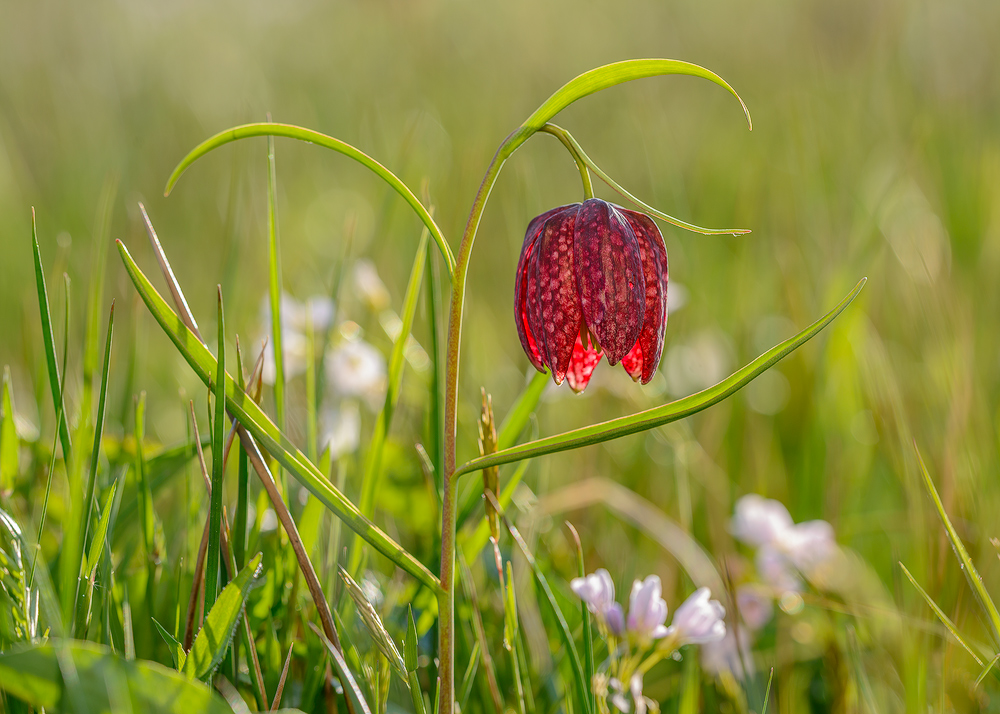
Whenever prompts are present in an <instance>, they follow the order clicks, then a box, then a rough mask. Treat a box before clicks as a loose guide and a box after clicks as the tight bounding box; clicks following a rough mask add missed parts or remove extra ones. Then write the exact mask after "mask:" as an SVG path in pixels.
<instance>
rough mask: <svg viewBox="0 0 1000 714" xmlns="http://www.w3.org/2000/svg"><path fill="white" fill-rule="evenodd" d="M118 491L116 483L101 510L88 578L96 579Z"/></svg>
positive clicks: (89, 561) (91, 548)
mask: <svg viewBox="0 0 1000 714" xmlns="http://www.w3.org/2000/svg"><path fill="white" fill-rule="evenodd" d="M117 491H118V482H117V481H114V482H112V484H111V488H110V489H109V490H108V495H107V496H106V497H105V499H104V508H103V509H101V520H100V521H98V523H97V530H95V531H94V540H93V541H91V543H90V550H89V551H88V552H87V570H88V571H89V572H88V577H91V578H92V577H94V573H95V572H96V571H97V564H98V563H99V562H100V560H101V552H102V551H103V550H104V543H105V541H106V540H107V537H108V525H109V524H110V523H111V509H112V506H114V503H115V493H117Z"/></svg>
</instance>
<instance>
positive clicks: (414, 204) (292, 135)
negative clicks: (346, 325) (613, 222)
mask: <svg viewBox="0 0 1000 714" xmlns="http://www.w3.org/2000/svg"><path fill="white" fill-rule="evenodd" d="M543 123H544V122H543ZM252 136H271V137H274V136H284V137H287V138H289V139H298V140H299V141H305V142H308V143H311V144H318V145H319V146H322V147H324V148H327V149H333V150H334V151H337V152H339V153H341V154H344V155H345V156H347V157H349V158H351V159H354V160H355V161H357V162H358V163H360V164H361V165H362V166H365V167H366V168H368V169H369V170H371V171H372V172H373V173H375V174H376V175H377V176H378V177H379V178H381V179H382V180H383V181H385V182H386V183H387V184H389V186H390V187H391V188H392V189H393V190H394V191H395V192H396V193H398V194H399V195H400V196H402V197H403V200H405V201H406V202H407V203H408V204H409V205H410V207H411V208H412V209H413V210H414V212H415V213H416V214H417V216H418V217H419V218H420V220H421V221H423V224H424V225H425V226H427V230H429V231H430V233H431V236H432V237H433V238H434V242H435V243H437V246H438V249H439V250H440V251H441V255H442V256H443V257H444V260H445V265H447V266H448V277H449V280H450V278H451V275H452V273H454V272H455V256H454V255H453V254H452V252H451V248H450V247H449V245H448V241H447V240H445V237H444V234H443V233H442V232H441V229H440V228H438V226H437V224H436V223H435V222H434V218H433V217H432V216H431V214H430V212H429V211H428V210H427V209H426V208H424V206H423V204H422V203H421V202H420V200H419V199H417V197H416V195H415V194H414V193H413V191H411V190H410V189H409V187H408V186H407V185H406V184H404V183H403V182H402V181H400V180H399V178H397V177H396V175H395V174H393V173H392V172H391V171H389V169H387V168H385V167H384V166H383V165H382V164H380V163H379V162H377V161H376V160H375V159H373V158H371V157H370V156H368V155H367V154H365V153H364V152H362V151H359V150H358V149H356V148H354V147H353V146H351V145H350V144H347V143H345V142H343V141H340V140H339V139H334V138H333V137H332V136H327V135H326V134H321V133H319V132H318V131H312V130H310V129H304V128H302V127H299V126H292V125H290V124H278V123H273V122H259V123H256V124H244V125H243V126H237V127H233V128H232V129H227V130H225V131H223V132H220V133H218V134H216V135H215V136H213V137H210V138H208V139H206V140H205V141H203V142H202V143H201V144H199V145H198V146H196V147H195V148H194V149H192V150H191V152H190V153H189V154H188V155H187V156H185V157H184V158H183V159H181V162H180V163H179V164H178V165H177V168H175V169H174V172H173V173H172V174H171V175H170V178H169V179H168V180H167V187H166V189H165V190H164V195H165V196H168V195H170V191H171V190H172V189H173V187H174V184H176V183H177V180H178V179H179V178H180V177H181V174H183V173H184V171H186V170H187V168H188V167H189V166H190V165H191V164H193V163H194V162H195V161H197V160H198V159H199V158H201V157H202V156H204V155H205V154H207V153H208V152H210V151H212V150H213V149H216V148H218V147H220V146H222V145H224V144H228V143H229V142H231V141H236V140H237V139H245V138H248V137H252Z"/></svg>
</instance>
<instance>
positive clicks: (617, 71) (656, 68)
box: [522, 59, 753, 131]
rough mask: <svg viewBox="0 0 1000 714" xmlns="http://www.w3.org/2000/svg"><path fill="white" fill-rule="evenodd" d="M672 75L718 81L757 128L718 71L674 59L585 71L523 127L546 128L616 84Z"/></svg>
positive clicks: (748, 112)
mask: <svg viewBox="0 0 1000 714" xmlns="http://www.w3.org/2000/svg"><path fill="white" fill-rule="evenodd" d="M668 74H686V75H690V76H692V77H701V78H703V79H707V80H709V81H710V82H715V83H716V84H718V85H719V86H720V87H722V88H724V89H726V90H727V91H728V92H729V93H730V94H732V95H733V96H734V97H736V99H738V100H739V102H740V106H741V107H743V113H744V114H746V117H747V124H748V125H749V126H750V128H751V129H752V128H753V122H752V121H751V119H750V111H749V110H748V109H747V106H746V104H744V103H743V100H742V99H740V95H739V94H737V93H736V90H735V89H733V88H732V87H731V86H729V83H728V82H726V80H724V79H723V78H722V77H720V76H719V75H717V74H716V73H715V72H713V71H711V70H709V69H705V68H704V67H700V66H698V65H696V64H691V63H690V62H682V61H680V60H671V59H634V60H625V61H623V62H615V63H613V64H606V65H604V66H603V67H597V68H596V69H592V70H590V71H589V72H584V73H583V74H581V75H580V76H578V77H576V78H574V79H572V80H570V81H569V82H567V83H566V84H564V85H563V86H562V87H560V88H559V89H557V90H556V92H555V93H554V94H553V95H552V96H551V97H549V98H548V99H546V100H545V102H543V103H542V105H541V106H540V107H538V109H536V110H535V112H534V113H533V114H532V115H531V116H530V117H528V118H527V119H526V120H525V121H524V124H523V125H522V126H523V127H525V128H527V129H531V130H534V131H538V130H539V129H541V128H542V127H543V126H545V124H546V122H548V121H549V120H551V119H552V117H554V116H555V115H556V114H558V113H559V112H561V111H562V110H563V109H565V108H566V107H568V106H569V105H570V104H572V103H573V102H575V101H577V100H578V99H583V98H584V97H586V96H588V95H590V94H594V93H595V92H599V91H601V90H602V89H608V88H610V87H614V86H615V85H618V84H622V83H623V82H630V81H632V80H633V79H643V78H645V77H658V76H663V75H668Z"/></svg>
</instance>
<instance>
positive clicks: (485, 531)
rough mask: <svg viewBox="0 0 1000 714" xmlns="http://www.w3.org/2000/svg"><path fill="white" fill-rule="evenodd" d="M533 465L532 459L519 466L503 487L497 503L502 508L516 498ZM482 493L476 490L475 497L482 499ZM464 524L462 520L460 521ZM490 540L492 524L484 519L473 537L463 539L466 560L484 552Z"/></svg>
mask: <svg viewBox="0 0 1000 714" xmlns="http://www.w3.org/2000/svg"><path fill="white" fill-rule="evenodd" d="M530 465H531V460H530V459H525V460H524V461H522V462H521V463H519V464H518V465H517V469H515V470H514V473H513V474H512V475H511V477H510V478H509V479H507V483H506V484H505V485H504V487H503V491H502V492H501V493H500V496H499V498H497V502H498V503H499V504H500V506H501V508H507V506H509V505H510V502H511V500H512V499H513V498H514V491H515V490H517V485H518V484H519V483H521V480H522V479H523V478H524V474H525V473H527V471H528V467H529V466H530ZM481 493H482V491H480V490H478V489H477V490H476V491H475V492H474V496H475V497H476V498H480V496H479V494H481ZM459 523H460V524H461V523H462V520H460V521H459ZM489 539H490V524H489V521H488V520H487V519H486V518H482V519H480V521H479V525H477V526H476V530H475V531H473V532H472V535H470V536H468V537H467V538H463V539H462V541H463V543H462V553H463V554H464V555H465V557H466V559H468V560H472V559H473V558H474V557H476V554H477V553H479V552H480V551H482V549H483V548H485V547H486V543H487V541H489Z"/></svg>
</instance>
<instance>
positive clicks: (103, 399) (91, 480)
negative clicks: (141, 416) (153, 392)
mask: <svg viewBox="0 0 1000 714" xmlns="http://www.w3.org/2000/svg"><path fill="white" fill-rule="evenodd" d="M114 328H115V303H114V301H113V300H112V301H111V312H110V314H109V315H108V330H107V337H106V339H105V342H104V367H103V369H102V370H101V393H100V397H99V398H98V404H97V421H96V422H94V446H93V448H92V449H91V454H90V475H89V476H88V478H87V491H86V493H85V495H84V498H83V513H84V517H83V534H82V536H83V537H82V538H81V539H80V543H81V545H83V544H85V543H86V542H87V536H88V533H89V531H90V517H91V514H92V512H93V507H94V489H95V488H96V485H97V467H98V465H99V464H100V461H101V441H102V440H103V438H104V418H105V415H106V414H107V406H108V376H109V375H110V373H111V342H112V339H113V337H114ZM95 542H96V537H95ZM91 551H93V545H91ZM93 562H94V561H93V560H92V559H91V558H88V559H87V564H88V565H90V564H92V563H93Z"/></svg>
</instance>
